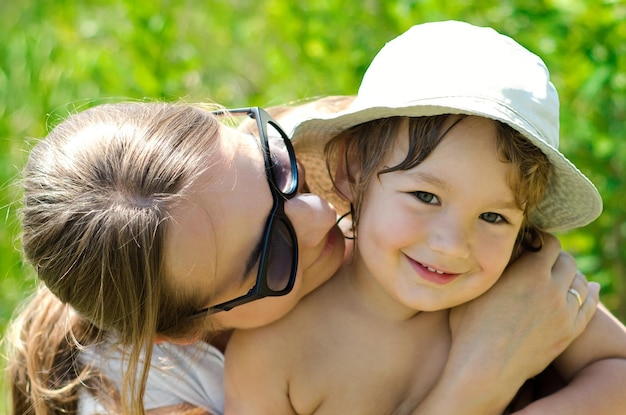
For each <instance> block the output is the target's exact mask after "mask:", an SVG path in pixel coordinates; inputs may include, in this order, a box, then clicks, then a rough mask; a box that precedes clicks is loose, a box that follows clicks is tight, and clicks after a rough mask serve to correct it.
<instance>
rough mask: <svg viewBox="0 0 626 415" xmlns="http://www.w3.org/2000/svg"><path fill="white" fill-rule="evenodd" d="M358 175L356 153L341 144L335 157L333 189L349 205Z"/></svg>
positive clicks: (352, 199) (351, 201) (353, 196)
mask: <svg viewBox="0 0 626 415" xmlns="http://www.w3.org/2000/svg"><path fill="white" fill-rule="evenodd" d="M360 174H361V171H360V169H359V162H358V156H357V154H356V151H350V150H348V148H347V146H346V145H345V144H342V145H341V148H340V150H339V154H338V157H337V167H336V169H335V176H334V177H335V187H336V188H337V191H338V193H339V196H340V197H341V198H342V199H343V200H345V201H347V202H350V203H353V202H354V198H355V194H354V193H355V192H354V185H355V184H356V183H357V182H358V180H359V176H360Z"/></svg>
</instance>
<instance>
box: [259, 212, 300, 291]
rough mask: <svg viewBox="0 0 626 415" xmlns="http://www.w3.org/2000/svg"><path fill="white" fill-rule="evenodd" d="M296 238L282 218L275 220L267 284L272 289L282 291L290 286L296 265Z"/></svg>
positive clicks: (269, 254) (269, 251)
mask: <svg viewBox="0 0 626 415" xmlns="http://www.w3.org/2000/svg"><path fill="white" fill-rule="evenodd" d="M295 249H296V246H295V240H294V238H293V236H292V234H291V232H289V228H288V227H287V225H286V224H285V223H284V222H283V221H282V220H277V221H276V222H274V229H273V231H272V235H271V237H270V241H269V246H268V251H267V259H266V260H267V285H268V287H269V288H270V289H271V290H272V291H282V290H284V289H286V288H287V287H288V286H289V280H290V278H291V273H292V271H293V269H294V267H295V265H296V264H295V263H294V261H295V259H294V252H295Z"/></svg>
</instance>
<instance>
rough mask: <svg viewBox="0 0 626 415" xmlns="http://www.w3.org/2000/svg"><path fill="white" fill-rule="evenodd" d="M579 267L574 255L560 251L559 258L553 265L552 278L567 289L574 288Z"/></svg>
mask: <svg viewBox="0 0 626 415" xmlns="http://www.w3.org/2000/svg"><path fill="white" fill-rule="evenodd" d="M577 272H578V267H577V266H576V260H575V259H574V257H573V256H572V255H570V254H569V253H567V252H565V251H561V250H559V251H558V254H557V257H556V259H555V261H554V263H553V264H552V277H553V278H557V281H558V282H559V283H560V284H563V285H562V286H564V287H565V288H569V287H571V286H572V284H573V282H574V279H575V278H576V273H577Z"/></svg>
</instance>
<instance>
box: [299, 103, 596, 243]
mask: <svg viewBox="0 0 626 415" xmlns="http://www.w3.org/2000/svg"><path fill="white" fill-rule="evenodd" d="M441 114H467V115H476V116H481V117H486V118H491V119H494V120H498V121H501V122H504V123H506V124H508V125H510V126H511V127H512V128H514V129H516V130H517V131H519V132H520V133H521V134H523V135H524V136H525V137H526V138H528V139H529V140H530V141H531V142H532V143H533V144H535V145H536V146H537V147H539V148H540V149H541V150H542V151H543V153H544V154H545V155H546V156H547V157H548V159H549V161H550V162H551V164H552V166H553V174H552V176H551V178H550V181H549V184H548V189H547V190H546V193H545V196H544V198H543V200H542V201H541V202H540V203H539V205H538V206H537V207H536V208H535V209H533V210H532V211H531V212H530V213H529V215H530V219H531V221H532V222H533V223H534V224H536V225H537V226H538V227H540V228H541V229H543V230H545V231H550V232H557V231H565V230H569V229H573V228H577V227H581V226H585V225H587V224H588V223H590V222H592V221H593V220H595V219H596V218H597V217H598V216H599V215H600V213H601V212H602V198H601V196H600V194H599V193H598V190H597V189H596V187H595V186H594V185H593V183H591V181H590V180H589V179H588V178H587V177H585V175H584V174H582V173H581V172H580V171H579V170H578V168H576V166H574V165H573V164H572V163H571V162H570V161H569V160H568V159H567V158H565V156H563V154H561V153H560V152H559V151H558V150H557V149H555V148H553V147H551V146H550V145H548V144H546V143H545V142H544V141H545V140H542V139H541V138H540V137H542V132H541V131H539V130H537V129H536V128H535V126H533V125H531V124H530V123H529V122H528V121H527V120H526V119H524V118H523V117H522V116H521V115H520V114H518V113H516V112H515V111H514V110H513V109H512V108H511V107H509V106H507V105H506V104H505V103H502V102H497V101H494V100H491V99H488V98H481V97H475V96H472V97H460V96H454V97H439V98H429V99H424V100H419V101H413V102H410V103H405V104H403V105H401V106H397V105H396V106H384V105H377V106H368V105H360V103H359V102H358V98H357V101H355V103H354V105H353V106H352V107H351V108H350V109H349V110H347V111H344V112H342V113H338V114H334V115H329V116H326V117H320V118H314V119H309V120H306V121H303V122H302V123H300V124H299V125H298V126H297V127H296V129H295V131H294V134H293V138H292V141H293V144H294V148H295V149H296V153H297V156H298V159H299V160H300V162H301V163H302V164H303V165H304V166H305V169H306V170H307V182H308V185H309V187H310V189H311V191H312V192H313V193H316V194H319V195H320V196H322V197H324V198H326V199H327V200H328V201H330V202H331V203H332V204H333V205H335V207H336V208H337V209H338V212H339V213H344V212H347V211H348V209H349V207H348V204H347V202H346V201H345V200H343V199H342V198H340V197H339V196H337V194H336V193H335V192H334V191H333V186H332V182H331V180H330V177H329V174H328V172H327V169H326V162H325V160H324V146H325V145H326V143H328V141H330V140H331V139H332V138H333V137H335V136H337V135H338V134H339V133H341V132H342V131H344V130H346V129H348V128H350V127H353V126H356V125H359V124H362V123H365V122H368V121H373V120H376V119H381V118H388V117H395V116H407V117H421V116H432V115H441Z"/></svg>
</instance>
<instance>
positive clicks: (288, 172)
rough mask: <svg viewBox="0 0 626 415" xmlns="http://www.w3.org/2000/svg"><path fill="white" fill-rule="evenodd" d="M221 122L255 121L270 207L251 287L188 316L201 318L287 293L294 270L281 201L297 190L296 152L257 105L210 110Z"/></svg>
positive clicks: (292, 237) (293, 247) (292, 235)
mask: <svg viewBox="0 0 626 415" xmlns="http://www.w3.org/2000/svg"><path fill="white" fill-rule="evenodd" d="M212 114H213V115H214V116H216V117H218V118H224V120H225V121H236V118H237V117H241V116H245V117H249V118H250V119H252V120H254V121H256V129H257V130H258V132H259V138H260V140H261V145H262V147H263V155H264V158H265V174H266V176H267V182H268V183H269V187H270V192H271V193H272V199H273V205H272V210H271V211H270V214H269V216H268V218H267V222H266V224H265V230H264V231H263V238H262V249H261V256H260V261H259V270H258V272H257V277H256V282H255V284H254V286H253V287H252V288H251V289H250V291H248V292H247V293H246V294H244V295H242V296H240V297H237V298H234V299H232V300H229V301H225V302H223V303H219V304H216V305H212V306H209V307H207V308H203V309H202V310H198V311H196V312H194V313H193V314H192V317H201V316H206V315H210V314H214V313H217V312H220V311H228V310H230V309H232V308H233V307H237V306H240V305H242V304H246V303H249V302H251V301H254V300H258V299H260V298H264V297H278V296H282V295H285V294H288V293H289V292H291V290H292V288H293V285H294V282H295V280H296V271H297V269H298V241H297V238H296V232H295V230H294V229H293V225H292V223H291V221H290V220H289V218H288V217H287V215H286V214H285V201H286V200H289V199H291V198H292V197H293V196H294V195H295V194H296V192H297V190H298V166H297V163H296V154H295V152H294V150H293V146H292V145H291V141H290V140H289V137H288V136H287V134H286V133H285V132H284V131H283V130H282V129H281V127H280V126H279V125H278V123H277V122H276V121H275V120H274V119H272V117H271V116H270V115H269V114H268V113H267V112H265V111H264V110H263V109H261V108H259V107H251V108H236V109H224V110H218V111H212Z"/></svg>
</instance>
